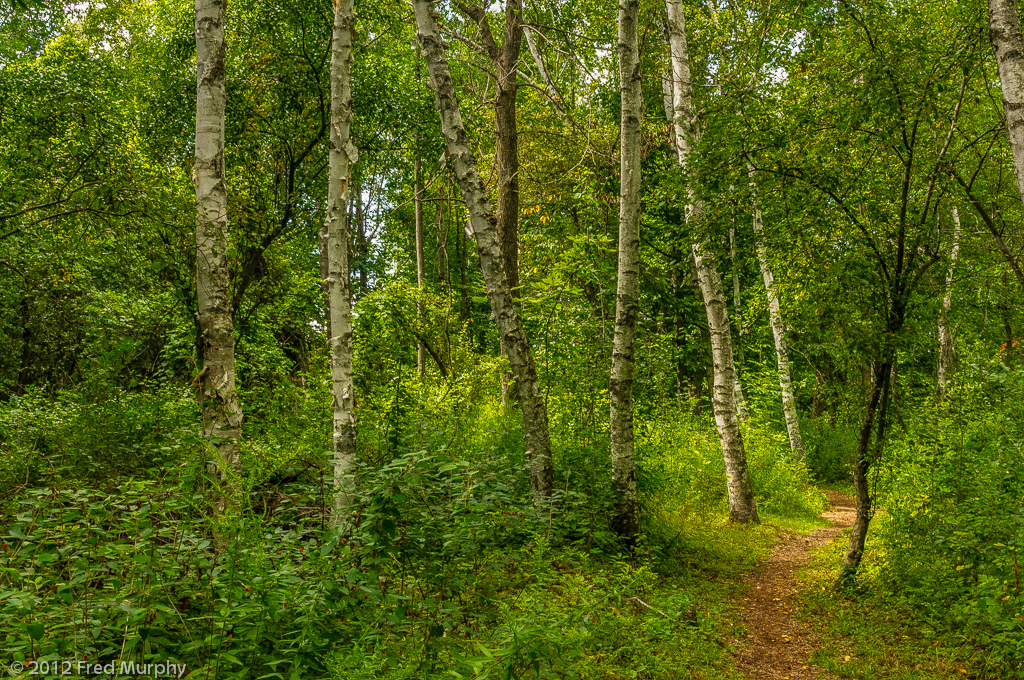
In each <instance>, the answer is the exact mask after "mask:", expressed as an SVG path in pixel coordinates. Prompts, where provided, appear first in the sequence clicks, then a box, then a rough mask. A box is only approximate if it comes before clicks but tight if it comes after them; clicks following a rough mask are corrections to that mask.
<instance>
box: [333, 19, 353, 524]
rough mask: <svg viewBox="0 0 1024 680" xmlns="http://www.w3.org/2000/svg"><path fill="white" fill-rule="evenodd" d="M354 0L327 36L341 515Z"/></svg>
mask: <svg viewBox="0 0 1024 680" xmlns="http://www.w3.org/2000/svg"><path fill="white" fill-rule="evenodd" d="M354 21H355V13H354V10H353V0H337V2H335V4H334V29H333V32H332V38H331V141H330V152H329V171H328V184H327V217H326V219H325V221H324V223H325V226H326V231H327V291H328V298H329V303H328V304H329V306H330V317H331V339H330V347H331V392H332V397H333V398H332V400H331V410H332V412H333V421H334V427H333V444H334V518H333V521H334V522H335V523H339V522H341V521H342V519H343V515H344V513H345V512H346V511H347V509H348V508H349V507H351V505H352V502H353V495H354V492H355V480H354V479H353V468H354V467H355V464H356V417H355V385H354V384H353V380H352V281H351V275H350V274H351V272H350V257H349V225H348V199H349V193H350V189H351V184H352V177H351V165H352V164H354V163H356V162H357V161H358V160H359V152H358V150H357V149H356V147H355V146H354V145H353V144H352V140H351V139H350V137H349V131H350V128H351V125H352V81H351V66H352V25H353V23H354Z"/></svg>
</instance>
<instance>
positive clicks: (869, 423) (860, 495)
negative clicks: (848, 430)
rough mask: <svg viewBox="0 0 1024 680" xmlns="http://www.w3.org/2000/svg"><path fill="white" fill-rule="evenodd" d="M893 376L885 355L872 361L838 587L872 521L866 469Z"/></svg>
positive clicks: (851, 573)
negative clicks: (850, 519) (852, 509)
mask: <svg viewBox="0 0 1024 680" xmlns="http://www.w3.org/2000/svg"><path fill="white" fill-rule="evenodd" d="M891 376H892V361H891V360H890V359H886V360H884V361H879V362H876V363H875V366H874V371H873V373H872V382H873V384H872V387H871V396H870V399H869V400H868V408H867V411H866V412H865V413H864V420H863V421H862V422H861V426H860V434H859V436H858V437H857V455H856V459H855V461H854V466H853V486H854V488H855V489H856V493H857V519H856V521H855V522H854V524H853V528H852V529H851V530H850V542H849V545H848V546H847V549H846V557H845V558H844V560H843V567H842V571H841V572H840V574H839V580H838V581H836V587H837V588H840V589H842V588H845V587H847V586H849V585H850V584H852V583H853V582H854V580H855V579H856V577H857V570H858V569H859V568H860V562H861V559H862V558H863V557H864V544H865V541H866V540H867V536H868V525H869V524H870V523H871V514H872V507H873V501H874V499H873V498H872V496H871V487H870V485H869V483H868V481H869V480H868V472H869V471H870V469H871V464H872V463H873V462H875V460H877V458H878V456H879V455H880V454H881V449H882V445H883V443H884V441H885V426H886V417H887V416H888V410H889V379H890V377H891ZM876 416H877V419H878V420H877V432H876V434H875V446H874V447H873V448H872V446H871V431H872V428H873V427H875V426H876V422H875V418H876Z"/></svg>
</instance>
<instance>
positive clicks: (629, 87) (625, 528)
mask: <svg viewBox="0 0 1024 680" xmlns="http://www.w3.org/2000/svg"><path fill="white" fill-rule="evenodd" d="M639 13H640V0H624V2H622V3H620V5H619V82H620V87H621V93H622V129H621V139H620V153H619V157H620V164H619V171H620V175H621V191H620V199H619V262H618V279H617V280H618V284H617V286H618V287H617V289H616V294H615V336H614V338H613V340H612V366H611V377H610V380H609V384H608V400H609V402H610V407H611V420H610V435H611V456H612V484H613V485H614V486H615V491H616V493H617V494H618V497H619V498H618V508H617V510H616V515H615V519H614V520H613V526H614V528H615V531H616V533H618V534H619V536H621V537H623V539H625V540H626V541H627V543H628V544H629V545H632V543H633V542H634V541H635V539H636V535H637V533H638V532H639V526H640V517H639V515H640V507H639V503H638V501H637V497H636V473H635V462H634V450H633V367H634V356H633V344H634V340H635V338H636V317H637V308H638V298H639V292H640V188H641V187H640V151H641V149H640V146H641V138H640V134H641V117H642V116H643V98H642V96H641V87H640V54H639V50H638V46H637V45H638V41H637V34H638V27H637V23H638V20H639V19H638V17H639Z"/></svg>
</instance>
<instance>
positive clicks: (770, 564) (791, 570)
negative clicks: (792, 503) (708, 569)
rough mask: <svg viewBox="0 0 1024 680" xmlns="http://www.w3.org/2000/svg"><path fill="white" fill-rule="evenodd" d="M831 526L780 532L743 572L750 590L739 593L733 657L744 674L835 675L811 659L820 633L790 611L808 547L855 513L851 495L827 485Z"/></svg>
mask: <svg viewBox="0 0 1024 680" xmlns="http://www.w3.org/2000/svg"><path fill="white" fill-rule="evenodd" d="M827 493H828V500H829V504H830V505H831V509H830V510H828V511H827V512H824V513H822V517H824V518H825V519H827V520H828V521H829V522H830V523H831V526H829V527H827V528H824V529H818V530H817V531H815V532H814V533H812V534H810V535H808V536H801V535H800V534H796V533H792V532H783V533H782V535H781V536H780V541H779V542H778V543H777V544H776V545H775V546H774V547H773V548H772V551H771V554H770V555H769V556H768V559H767V560H766V561H765V562H764V563H763V564H762V565H761V566H760V568H759V569H758V570H757V571H754V572H751V573H750V574H748V575H747V576H746V577H745V578H744V582H745V583H746V584H747V585H748V586H749V587H750V590H749V591H748V592H746V593H744V594H743V595H741V596H740V597H739V601H738V604H739V606H740V608H741V611H742V612H743V616H742V619H741V620H742V623H743V625H744V627H745V628H746V630H747V635H746V638H745V639H739V640H734V641H733V644H734V646H735V648H736V651H735V652H734V653H733V661H734V662H735V663H736V668H737V669H738V670H739V672H740V673H741V674H742V676H743V677H745V678H747V679H748V680H838V679H837V678H836V676H834V675H831V674H829V673H826V672H825V671H824V670H822V669H821V668H819V667H817V666H813V665H811V664H810V658H811V653H812V652H813V651H814V649H815V648H816V647H817V644H818V639H817V638H816V637H815V636H814V635H813V634H811V633H810V632H809V631H808V630H807V628H806V627H805V626H804V625H803V624H802V623H800V622H799V621H797V620H796V619H794V618H793V617H792V616H791V612H792V611H793V609H794V607H795V606H796V602H795V598H796V593H797V589H796V580H795V576H796V570H797V569H798V568H800V567H801V566H802V565H804V564H806V563H807V561H808V560H810V558H811V551H812V550H814V549H816V548H820V547H822V546H825V545H827V544H828V543H830V542H831V541H833V540H834V539H835V538H836V537H837V536H838V535H839V533H840V532H841V531H842V530H843V529H844V528H846V527H849V526H852V525H853V522H854V519H855V518H856V505H855V501H854V499H853V498H851V497H850V496H847V495H845V494H843V493H840V492H838V491H832V490H830V491H828V492H827Z"/></svg>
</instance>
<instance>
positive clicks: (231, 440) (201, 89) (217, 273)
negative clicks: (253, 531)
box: [194, 0, 242, 512]
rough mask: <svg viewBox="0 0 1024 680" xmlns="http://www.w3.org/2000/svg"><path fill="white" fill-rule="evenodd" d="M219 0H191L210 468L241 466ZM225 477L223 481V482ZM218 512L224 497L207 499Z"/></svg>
mask: <svg viewBox="0 0 1024 680" xmlns="http://www.w3.org/2000/svg"><path fill="white" fill-rule="evenodd" d="M225 4H226V0H196V6H195V8H196V140H195V141H196V147H195V169H194V176H195V182H196V208H197V212H196V295H197V302H198V310H197V314H198V317H199V334H200V337H199V344H200V348H201V351H202V364H203V367H202V370H201V371H200V373H199V379H198V381H197V383H198V385H199V389H200V403H201V405H202V412H203V430H202V434H203V436H204V437H206V438H207V439H208V440H209V441H210V442H211V444H213V446H214V447H215V448H216V449H217V454H218V460H216V461H213V462H212V463H211V464H210V465H209V466H208V468H209V471H210V472H211V473H216V472H218V471H219V472H220V475H221V477H222V478H227V477H228V475H229V474H230V472H229V471H233V472H234V473H237V472H239V470H240V468H241V449H240V439H241V431H240V428H241V425H242V406H241V404H240V403H239V401H238V394H237V393H236V392H235V341H234V327H233V326H234V325H233V319H232V311H231V295H230V287H229V277H228V252H227V251H228V215H227V182H226V179H225V175H224V106H225V99H226V95H225V87H224V52H225V41H224V14H225ZM229 483H230V482H229ZM213 503H214V507H215V509H216V510H217V511H218V512H223V511H224V510H225V509H226V508H227V504H228V500H227V498H226V497H225V496H223V495H220V494H218V495H217V496H216V497H215V498H214V499H213Z"/></svg>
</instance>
